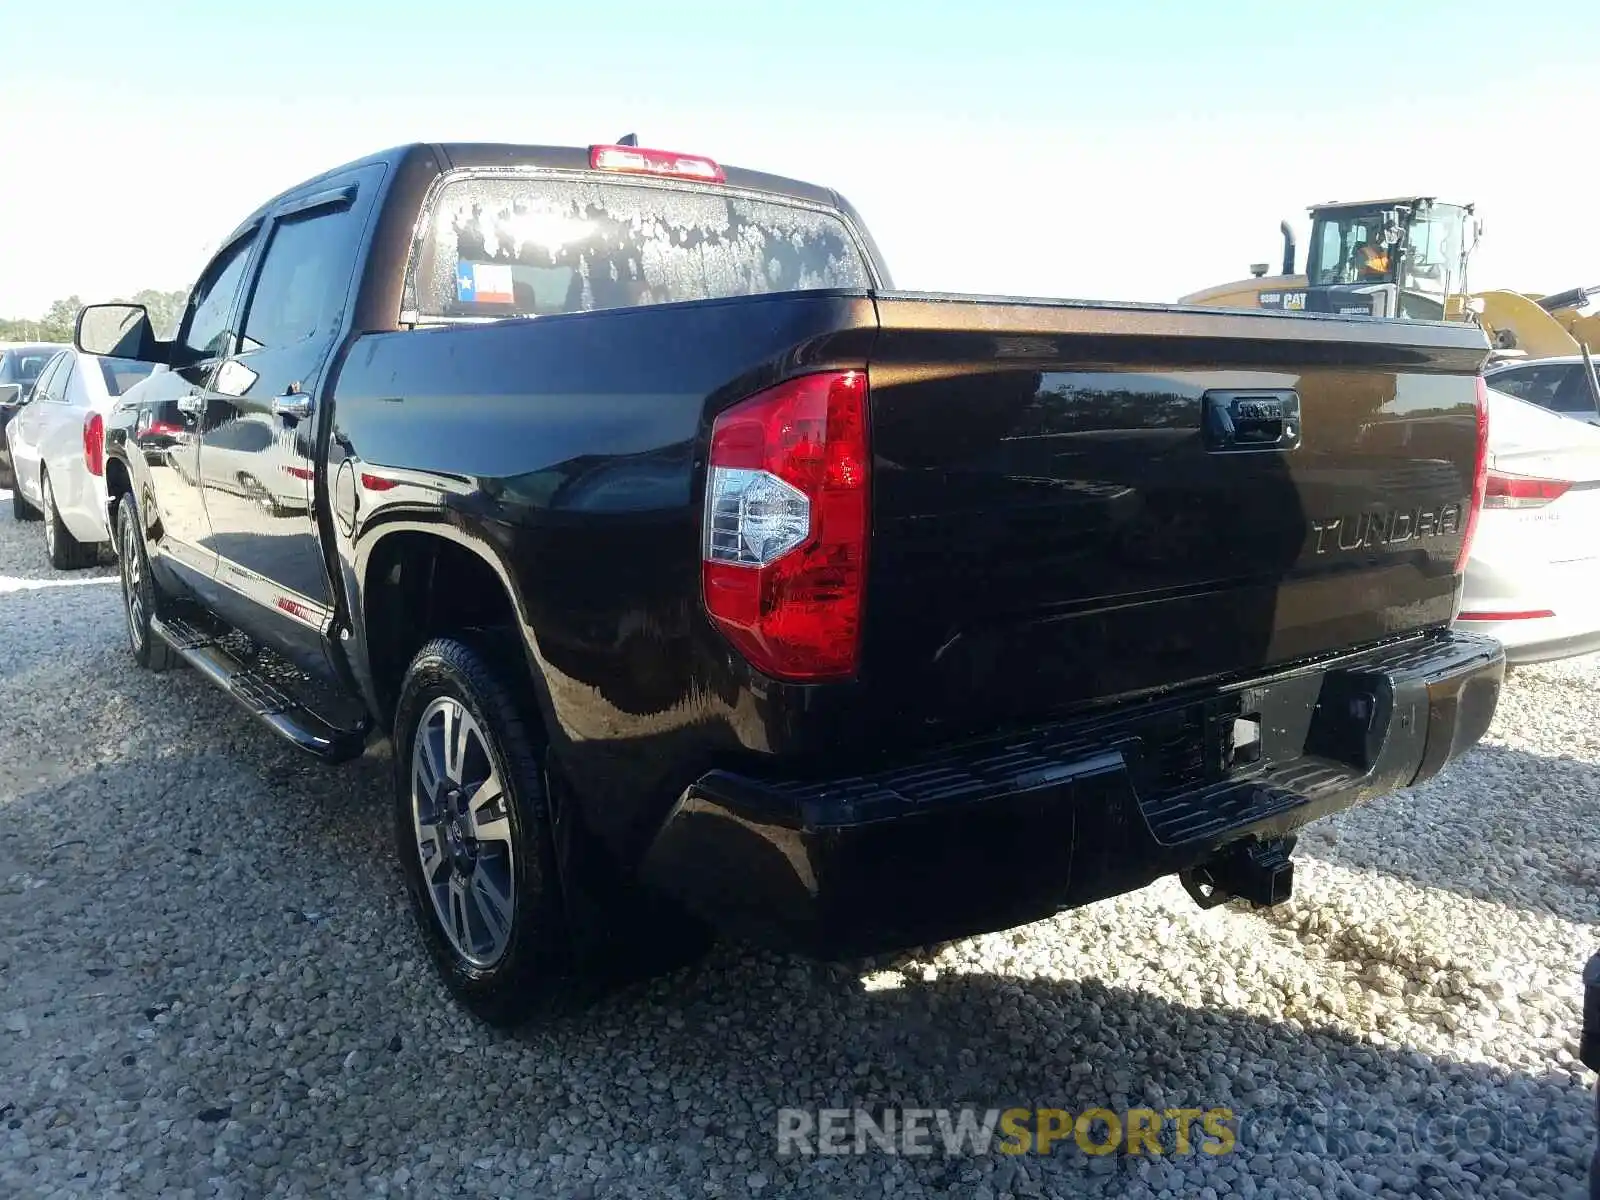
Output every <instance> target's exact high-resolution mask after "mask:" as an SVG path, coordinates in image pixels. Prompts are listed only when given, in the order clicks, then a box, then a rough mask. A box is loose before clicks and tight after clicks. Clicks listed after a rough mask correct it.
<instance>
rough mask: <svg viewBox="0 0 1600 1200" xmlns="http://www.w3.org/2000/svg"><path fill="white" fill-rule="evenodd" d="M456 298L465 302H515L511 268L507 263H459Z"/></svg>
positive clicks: (457, 266)
mask: <svg viewBox="0 0 1600 1200" xmlns="http://www.w3.org/2000/svg"><path fill="white" fill-rule="evenodd" d="M456 299H458V300H460V301H461V302H462V303H463V304H512V303H514V302H515V301H516V296H515V295H514V294H513V293H512V290H511V268H510V267H509V266H508V265H506V264H505V263H470V262H463V263H457V264H456Z"/></svg>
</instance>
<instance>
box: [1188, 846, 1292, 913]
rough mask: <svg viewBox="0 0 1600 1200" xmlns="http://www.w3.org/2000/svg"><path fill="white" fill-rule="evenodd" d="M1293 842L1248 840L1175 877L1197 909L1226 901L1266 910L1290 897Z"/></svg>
mask: <svg viewBox="0 0 1600 1200" xmlns="http://www.w3.org/2000/svg"><path fill="white" fill-rule="evenodd" d="M1294 843H1295V839H1294V837H1293V836H1292V835H1291V836H1289V837H1281V838H1273V839H1272V840H1271V841H1266V842H1262V841H1257V840H1255V839H1253V838H1252V839H1250V840H1248V841H1244V842H1238V843H1235V844H1234V845H1232V846H1229V847H1228V848H1227V849H1226V850H1224V851H1223V852H1222V853H1221V854H1219V855H1218V856H1217V857H1216V858H1213V859H1211V860H1210V861H1209V862H1204V863H1201V864H1200V865H1199V866H1198V867H1190V868H1189V869H1188V870H1187V871H1182V872H1180V873H1179V875H1178V878H1179V880H1180V881H1182V883H1183V890H1184V891H1186V892H1188V893H1189V896H1190V897H1191V898H1192V899H1193V900H1194V902H1195V903H1196V904H1198V905H1199V906H1200V907H1201V908H1215V907H1216V906H1217V905H1219V904H1225V903H1226V902H1227V901H1229V900H1234V899H1239V900H1248V901H1249V902H1250V907H1251V908H1269V907H1271V906H1272V905H1274V904H1282V903H1283V902H1284V901H1285V900H1287V899H1289V897H1290V896H1292V895H1294V861H1293V859H1291V858H1290V857H1289V856H1290V855H1291V854H1293V853H1294Z"/></svg>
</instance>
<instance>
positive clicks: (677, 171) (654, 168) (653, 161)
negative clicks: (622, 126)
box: [589, 146, 727, 183]
mask: <svg viewBox="0 0 1600 1200" xmlns="http://www.w3.org/2000/svg"><path fill="white" fill-rule="evenodd" d="M589 165H590V166H591V167H593V168H594V169H595V170H596V171H621V172H623V173H624V174H631V175H669V176H675V177H676V178H679V179H698V180H700V181H701V182H703V183H726V182H727V176H725V175H724V174H723V172H722V168H721V167H719V166H718V165H717V164H716V163H714V162H712V161H711V160H710V159H709V158H702V157H701V156H700V155H697V154H676V153H674V152H673V151H671V150H641V149H639V147H637V146H590V147H589Z"/></svg>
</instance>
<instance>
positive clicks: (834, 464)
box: [701, 371, 871, 683]
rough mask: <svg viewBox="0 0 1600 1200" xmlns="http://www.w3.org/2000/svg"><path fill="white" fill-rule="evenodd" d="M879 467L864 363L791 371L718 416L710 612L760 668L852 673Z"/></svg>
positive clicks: (709, 539)
mask: <svg viewBox="0 0 1600 1200" xmlns="http://www.w3.org/2000/svg"><path fill="white" fill-rule="evenodd" d="M870 470H871V461H870V459H869V457H868V446H867V377H866V375H865V373H863V372H861V371H829V372H823V373H819V374H816V375H803V376H800V377H799V378H797V379H791V380H788V381H787V382H785V383H781V384H779V385H778V386H777V387H774V388H772V389H770V390H768V391H765V392H760V393H758V394H757V395H755V396H752V397H750V398H749V399H748V400H744V401H741V402H740V403H738V404H736V405H734V407H732V408H730V409H728V410H727V411H726V412H724V413H722V414H721V415H720V416H719V417H717V419H716V421H715V422H714V423H713V425H712V428H711V456H710V461H709V469H708V471H707V476H706V497H705V504H706V512H705V528H704V534H703V538H702V542H701V559H702V563H701V580H702V584H703V587H704V592H705V605H706V612H707V613H708V614H710V617H711V620H712V622H713V623H714V624H715V625H716V626H717V628H718V629H720V630H721V631H722V633H723V635H724V636H725V637H726V638H727V639H728V640H729V641H730V642H732V643H733V645H734V647H735V648H736V649H737V650H738V651H739V652H740V653H741V654H743V655H744V657H745V658H746V659H747V660H748V661H749V662H750V664H751V665H752V666H754V667H755V668H756V669H757V670H759V671H762V672H763V673H765V674H767V675H771V676H773V677H774V678H778V679H787V680H793V681H796V682H804V683H818V682H823V681H826V680H837V679H848V678H850V677H851V676H852V675H854V674H855V672H856V668H857V666H858V664H859V658H860V650H861V609H862V597H863V593H864V590H865V585H866V569H867V537H868V531H867V496H868V492H867V489H868V476H869V473H870Z"/></svg>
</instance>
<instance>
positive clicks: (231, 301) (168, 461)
mask: <svg viewBox="0 0 1600 1200" xmlns="http://www.w3.org/2000/svg"><path fill="white" fill-rule="evenodd" d="M259 233H260V226H259V225H252V226H251V227H249V228H247V229H245V230H243V231H241V232H240V233H239V235H238V236H236V237H234V238H233V239H232V240H231V241H229V242H228V244H227V245H225V246H223V248H222V249H221V250H220V251H219V252H218V253H217V256H216V257H215V258H214V259H212V260H211V263H210V265H208V266H207V267H206V269H205V271H204V272H203V273H202V274H201V276H200V279H199V281H198V282H197V283H196V284H195V285H194V289H193V290H192V291H191V293H190V297H189V305H188V308H187V309H186V311H185V312H184V316H183V322H182V324H181V325H180V326H179V328H178V335H177V338H176V339H175V340H174V342H173V346H172V364H171V365H172V369H171V370H170V371H163V372H161V373H160V374H158V375H157V376H156V377H154V378H153V379H152V380H151V382H150V386H149V387H148V388H145V389H143V390H142V393H141V396H140V406H139V407H140V413H139V421H138V424H137V426H136V427H135V429H134V431H133V435H132V436H133V443H134V446H135V447H136V448H137V450H138V451H139V452H140V454H141V456H142V458H143V461H144V464H145V467H146V470H147V472H148V474H147V478H148V480H149V485H148V486H149V489H150V495H149V501H150V504H149V507H150V508H152V509H153V510H154V511H153V512H146V514H145V515H146V517H147V518H148V517H153V518H154V519H155V525H154V528H155V530H157V531H158V533H157V536H156V539H155V541H154V543H153V546H154V549H155V550H156V552H157V555H158V557H159V558H160V559H161V560H162V561H163V563H164V564H165V565H166V566H168V567H170V568H171V569H172V570H173V571H174V573H175V574H176V575H177V577H178V578H179V579H180V580H181V581H182V583H183V584H184V585H185V586H186V587H187V588H189V589H191V590H195V591H199V592H201V593H202V594H205V593H206V592H207V590H208V587H209V584H210V580H211V577H212V575H213V570H214V567H215V558H214V556H213V554H212V552H211V550H210V548H209V547H208V546H207V545H206V541H207V535H208V533H209V528H208V526H207V524H206V514H205V508H204V506H203V505H202V503H201V499H200V481H199V478H198V473H197V472H198V468H197V463H196V455H197V453H198V449H199V439H200V433H201V428H202V426H203V425H204V424H205V422H206V419H207V415H208V405H207V399H208V397H209V396H210V395H211V387H212V376H213V374H214V373H215V371H216V369H217V365H218V363H219V362H220V361H221V360H222V357H223V355H224V354H225V353H226V351H227V349H228V346H229V345H230V344H231V342H232V330H233V326H234V321H233V319H234V314H235V313H236V312H238V309H239V298H240V295H241V293H242V292H243V291H244V283H245V278H246V271H247V268H248V266H249V264H250V256H251V251H252V249H253V248H254V246H255V244H256V241H257V237H258V235H259Z"/></svg>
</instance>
